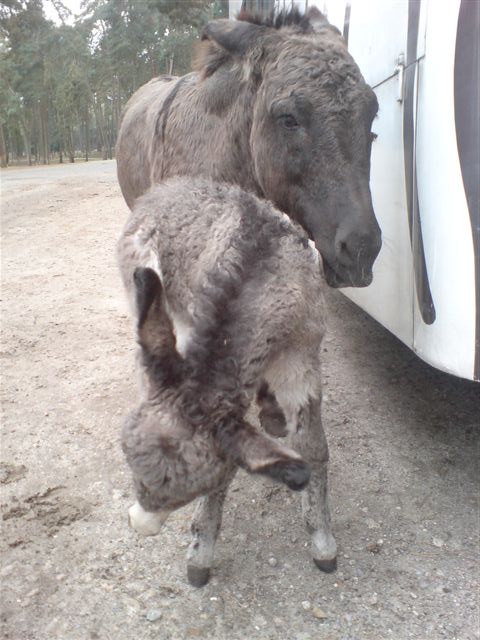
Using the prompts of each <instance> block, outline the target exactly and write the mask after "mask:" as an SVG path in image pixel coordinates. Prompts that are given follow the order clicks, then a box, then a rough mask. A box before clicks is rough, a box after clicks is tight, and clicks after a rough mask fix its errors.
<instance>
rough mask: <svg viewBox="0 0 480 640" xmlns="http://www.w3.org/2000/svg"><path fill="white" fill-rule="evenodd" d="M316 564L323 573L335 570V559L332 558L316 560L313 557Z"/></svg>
mask: <svg viewBox="0 0 480 640" xmlns="http://www.w3.org/2000/svg"><path fill="white" fill-rule="evenodd" d="M313 561H314V563H315V564H316V566H317V567H318V568H319V569H320V571H323V572H324V573H333V572H334V571H336V570H337V559H336V558H332V559H331V560H317V559H316V558H314V559H313Z"/></svg>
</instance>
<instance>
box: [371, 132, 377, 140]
mask: <svg viewBox="0 0 480 640" xmlns="http://www.w3.org/2000/svg"><path fill="white" fill-rule="evenodd" d="M377 138H378V134H376V133H374V132H373V131H372V132H371V133H370V142H375V140H376V139H377Z"/></svg>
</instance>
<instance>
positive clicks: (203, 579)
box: [187, 565, 210, 587]
mask: <svg viewBox="0 0 480 640" xmlns="http://www.w3.org/2000/svg"><path fill="white" fill-rule="evenodd" d="M187 576H188V581H189V582H190V584H191V585H192V587H204V586H205V585H206V584H207V582H208V581H209V580H210V569H209V568H208V567H194V566H193V565H188V566H187Z"/></svg>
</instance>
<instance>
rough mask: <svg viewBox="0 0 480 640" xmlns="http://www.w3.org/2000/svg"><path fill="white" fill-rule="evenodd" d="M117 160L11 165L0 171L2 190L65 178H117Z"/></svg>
mask: <svg viewBox="0 0 480 640" xmlns="http://www.w3.org/2000/svg"><path fill="white" fill-rule="evenodd" d="M116 169H117V165H116V162H115V160H91V161H90V162H76V163H74V164H70V163H68V164H55V165H40V166H34V167H9V168H8V169H2V171H1V172H0V184H1V189H2V192H7V191H11V190H12V189H15V188H18V187H19V186H20V185H21V184H22V182H24V183H25V184H27V183H28V184H29V185H30V186H31V185H32V184H34V185H36V184H41V183H50V184H51V183H53V182H56V181H60V180H64V179H65V178H78V177H82V176H85V177H91V176H97V177H98V178H99V179H104V178H111V179H112V180H113V179H114V180H116V179H117V174H116Z"/></svg>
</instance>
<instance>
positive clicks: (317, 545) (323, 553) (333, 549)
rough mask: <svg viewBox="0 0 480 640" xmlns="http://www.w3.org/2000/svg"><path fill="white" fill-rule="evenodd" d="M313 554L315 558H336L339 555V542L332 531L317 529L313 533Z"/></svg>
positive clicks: (320, 559)
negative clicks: (326, 531)
mask: <svg viewBox="0 0 480 640" xmlns="http://www.w3.org/2000/svg"><path fill="white" fill-rule="evenodd" d="M312 556H313V558H314V560H319V561H322V560H334V559H335V558H336V556H337V543H336V542H335V538H334V537H333V536H332V534H331V533H330V532H328V533H325V532H324V531H321V530H319V531H315V532H314V533H313V534H312Z"/></svg>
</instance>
